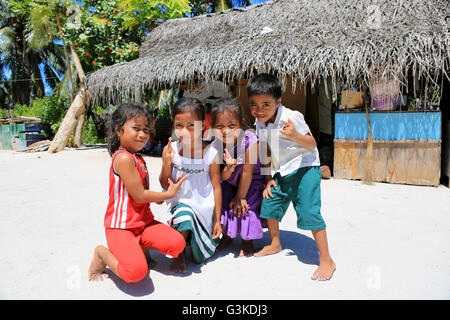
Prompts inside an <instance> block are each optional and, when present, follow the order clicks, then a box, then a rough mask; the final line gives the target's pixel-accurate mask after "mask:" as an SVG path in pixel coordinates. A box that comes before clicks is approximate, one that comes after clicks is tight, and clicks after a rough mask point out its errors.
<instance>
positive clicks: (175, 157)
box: [160, 98, 222, 273]
mask: <svg viewBox="0 0 450 320" xmlns="http://www.w3.org/2000/svg"><path fill="white" fill-rule="evenodd" d="M172 118H173V125H174V133H175V135H176V137H177V141H172V139H170V138H169V143H168V144H167V146H166V147H165V148H164V150H163V163H162V169H161V175H160V183H161V186H162V187H163V188H164V189H167V188H168V187H169V185H168V182H167V179H168V178H172V179H175V180H177V179H179V178H180V177H181V176H183V174H188V175H189V176H188V177H187V178H186V181H185V182H184V183H183V185H182V186H181V189H180V190H179V192H178V193H177V195H176V196H175V197H173V198H171V199H169V200H167V201H166V202H167V204H168V206H169V209H170V211H171V213H172V218H171V219H170V221H169V224H170V225H171V226H172V227H173V228H175V229H176V230H178V231H179V232H180V233H181V234H182V235H183V237H184V239H185V240H186V243H187V244H188V245H190V248H191V258H192V260H193V261H194V262H196V263H203V262H205V261H206V259H208V258H209V257H211V256H212V255H213V254H214V252H215V250H216V246H217V243H218V241H219V236H220V235H221V233H222V226H221V225H220V209H221V205H222V192H221V188H220V165H219V162H218V154H217V150H216V149H214V147H213V146H212V145H208V144H207V143H205V142H204V141H202V131H203V130H204V128H205V121H204V119H205V110H204V107H203V104H202V103H201V102H200V101H199V100H198V99H195V98H181V99H180V100H178V101H177V102H176V103H175V104H174V105H173V107H172ZM171 269H172V271H174V272H177V273H186V260H185V253H181V254H180V255H179V256H178V258H177V259H175V260H174V261H173V263H172V267H171Z"/></svg>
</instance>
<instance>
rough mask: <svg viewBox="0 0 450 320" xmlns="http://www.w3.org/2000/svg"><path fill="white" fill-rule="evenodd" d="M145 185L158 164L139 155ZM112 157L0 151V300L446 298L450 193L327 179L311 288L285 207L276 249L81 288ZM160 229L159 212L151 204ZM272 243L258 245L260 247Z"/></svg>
mask: <svg viewBox="0 0 450 320" xmlns="http://www.w3.org/2000/svg"><path fill="white" fill-rule="evenodd" d="M145 160H146V162H147V165H148V167H149V170H150V180H151V189H153V190H161V188H160V186H159V183H158V179H157V177H158V175H159V171H160V167H161V159H160V158H153V157H145ZM109 165H110V158H109V155H108V153H107V151H106V149H105V148H91V149H84V150H73V149H67V148H66V150H64V151H63V152H60V153H57V154H53V155H51V154H48V153H47V152H40V153H16V152H12V151H4V150H1V151H0V181H1V183H0V195H1V197H0V208H1V209H0V212H1V223H0V245H1V254H0V299H220V300H222V299H449V298H450V250H449V249H450V234H449V231H450V209H449V208H450V190H449V189H448V188H446V187H444V186H440V187H438V188H434V187H418V186H406V185H394V184H374V185H371V186H367V185H363V184H361V182H359V181H346V180H334V179H330V180H323V181H322V207H323V211H322V214H323V216H324V218H325V221H326V223H327V226H328V227H327V232H328V238H329V239H328V240H329V246H330V251H331V254H332V256H333V258H334V260H335V262H336V264H337V270H336V272H335V274H334V276H333V278H332V280H331V281H328V282H318V281H312V280H310V276H311V274H312V273H313V272H314V271H315V269H316V267H317V266H316V265H317V264H318V252H317V247H316V245H315V243H314V241H313V238H312V235H311V233H310V232H309V231H302V230H298V229H296V223H295V221H296V217H295V212H294V210H293V208H292V206H290V208H289V210H288V212H287V214H286V216H285V217H284V219H283V221H282V222H281V225H280V228H281V230H282V231H281V238H282V244H283V251H282V252H280V253H279V254H276V255H273V256H268V257H263V258H256V257H252V258H239V257H238V251H239V245H240V240H238V239H236V240H234V242H233V245H232V246H231V247H230V248H229V249H227V250H225V251H224V252H222V253H220V254H218V255H216V256H214V257H212V258H211V259H210V260H208V261H207V263H206V264H204V265H194V264H192V263H190V264H189V265H188V273H187V274H186V275H184V276H180V275H177V274H173V273H171V272H170V271H169V265H170V262H171V260H170V259H169V258H168V257H166V256H164V255H162V254H160V253H158V252H155V251H152V257H153V259H155V260H156V262H157V263H156V265H155V266H154V267H153V268H152V269H151V270H150V272H149V276H148V277H146V278H145V279H144V280H142V281H140V282H138V283H134V284H127V283H125V282H123V281H122V280H120V279H118V278H117V277H115V276H113V277H112V279H108V280H105V281H103V282H99V283H97V282H89V281H88V280H87V271H88V266H89V263H90V261H91V257H92V252H93V249H94V247H95V246H96V245H97V244H104V245H106V241H105V235H104V229H103V216H104V211H105V208H106V203H107V189H108V169H109ZM151 208H152V210H153V212H154V214H155V217H156V219H158V220H160V221H163V222H166V221H167V219H168V218H169V216H168V213H167V210H166V206H165V205H161V206H158V205H156V204H152V205H151ZM268 240H269V237H268V234H267V231H266V232H265V235H264V238H263V239H261V240H258V241H257V242H256V244H257V245H259V246H263V245H265V244H266V243H267V242H268Z"/></svg>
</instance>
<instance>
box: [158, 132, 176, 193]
mask: <svg viewBox="0 0 450 320" xmlns="http://www.w3.org/2000/svg"><path fill="white" fill-rule="evenodd" d="M171 143H172V138H169V141H168V142H167V145H166V146H165V147H164V149H163V152H162V168H161V174H160V175H159V183H160V184H161V187H163V189H164V190H167V188H169V182H168V181H169V178H170V177H171V176H172V156H173V154H172V153H173V150H172V144H171Z"/></svg>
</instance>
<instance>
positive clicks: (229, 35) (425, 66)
mask: <svg viewBox="0 0 450 320" xmlns="http://www.w3.org/2000/svg"><path fill="white" fill-rule="evenodd" d="M449 17H450V6H449V2H448V1H445V0H429V1H425V0H422V1H419V0H395V1H384V2H381V1H375V0H361V1H355V2H353V3H349V2H348V1H341V0H334V1H330V0H314V1H313V0H278V1H277V0H274V1H269V2H264V3H261V4H258V5H253V6H249V7H247V8H233V9H230V10H227V11H224V12H221V13H215V14H207V15H203V16H199V17H194V18H183V19H174V20H169V21H167V22H165V23H163V24H161V25H160V26H159V27H157V28H155V29H154V30H153V31H152V32H151V33H150V34H149V35H148V37H147V39H146V40H145V43H144V44H143V45H142V47H141V49H140V57H139V58H138V59H136V60H134V61H131V62H128V63H120V64H116V65H114V66H110V67H105V68H103V69H102V70H99V71H97V72H95V73H93V74H91V75H89V76H88V90H89V95H90V97H91V99H90V101H91V103H93V104H99V103H111V102H113V101H115V100H116V98H117V96H121V97H124V98H125V99H129V98H131V99H133V97H134V96H135V95H136V94H139V93H140V92H142V91H143V90H148V89H154V90H157V89H164V88H174V87H179V88H183V86H186V85H195V84H196V83H199V82H202V81H206V82H208V81H212V80H221V81H223V82H224V83H227V84H228V85H230V86H232V87H233V88H234V90H233V91H232V92H234V94H235V95H236V96H237V97H238V98H239V99H241V102H242V103H243V105H244V107H247V106H246V97H245V92H244V93H243V91H245V90H241V89H242V88H243V85H245V79H248V78H249V77H251V76H252V75H253V74H255V73H260V72H272V73H276V74H277V75H278V76H279V77H280V78H281V79H282V82H283V84H284V89H285V92H286V96H285V97H283V101H284V102H286V100H290V101H289V103H285V104H286V105H288V106H290V107H293V106H294V105H295V104H299V105H301V106H300V107H299V110H301V111H303V112H306V113H308V109H317V106H318V100H320V99H319V98H318V93H317V92H318V91H320V90H314V89H315V88H319V87H320V84H322V85H324V92H326V96H329V95H328V93H329V92H334V93H338V92H339V91H340V88H339V87H338V85H339V84H340V85H341V86H358V87H361V86H364V85H366V86H368V85H369V83H370V82H371V81H374V80H376V81H384V80H386V81H387V80H389V79H395V80H396V81H397V82H398V83H399V84H400V86H401V87H403V88H406V89H407V88H408V87H410V85H411V81H412V80H415V79H416V80H417V79H420V80H421V81H425V83H427V84H428V83H429V84H440V85H441V88H442V87H443V86H442V84H443V83H445V84H444V85H447V83H448V79H449V75H448V71H449V65H450V40H449V39H450V37H449V23H450V21H449V19H450V18H449ZM324 79H326V80H324ZM413 82H414V84H415V83H416V82H417V81H413ZM306 106H308V107H306ZM443 112H444V110H443ZM309 113H310V114H316V113H317V112H314V111H311V112H309ZM445 119H448V112H447V111H445ZM307 120H308V117H307ZM317 127H319V126H317ZM333 132H334V130H333ZM439 139H440V138H439ZM375 140H376V139H375ZM440 148H441V146H440V145H439V154H440ZM335 162H336V159H335ZM439 164H440V161H439ZM352 178H355V177H352ZM400 180H401V179H400ZM391 181H395V179H394V180H391ZM400 182H402V181H400ZM407 183H408V182H407Z"/></svg>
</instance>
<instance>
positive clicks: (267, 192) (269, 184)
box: [263, 179, 278, 199]
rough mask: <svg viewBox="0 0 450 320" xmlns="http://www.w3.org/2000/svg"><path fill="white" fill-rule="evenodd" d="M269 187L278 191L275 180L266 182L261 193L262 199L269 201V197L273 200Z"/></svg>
mask: <svg viewBox="0 0 450 320" xmlns="http://www.w3.org/2000/svg"><path fill="white" fill-rule="evenodd" d="M271 187H274V188H275V189H278V186H277V183H276V182H275V180H273V179H271V180H270V181H269V182H267V185H266V187H265V188H264V191H263V197H264V198H266V199H269V196H270V197H271V198H273V195H272V191H271V190H270V188H271Z"/></svg>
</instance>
